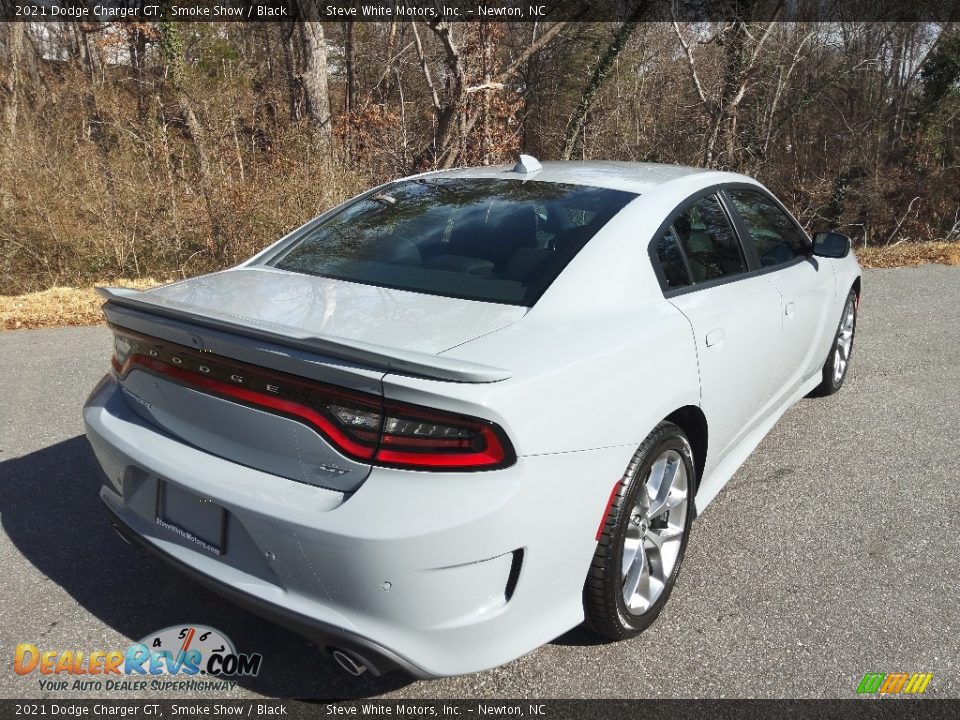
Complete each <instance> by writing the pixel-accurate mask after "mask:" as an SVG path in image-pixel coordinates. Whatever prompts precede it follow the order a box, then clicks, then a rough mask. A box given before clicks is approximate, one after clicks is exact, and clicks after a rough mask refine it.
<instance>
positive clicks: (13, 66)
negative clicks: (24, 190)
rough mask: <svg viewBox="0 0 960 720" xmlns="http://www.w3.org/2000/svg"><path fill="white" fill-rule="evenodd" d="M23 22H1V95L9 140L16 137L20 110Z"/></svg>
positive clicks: (7, 138) (4, 130) (6, 133)
mask: <svg viewBox="0 0 960 720" xmlns="http://www.w3.org/2000/svg"><path fill="white" fill-rule="evenodd" d="M25 26H26V24H25V23H21V22H5V23H0V32H2V36H0V37H2V38H3V56H2V62H3V65H2V66H0V67H2V69H0V73H2V74H0V97H2V117H3V132H4V138H5V139H6V140H7V142H11V141H12V140H13V137H14V130H15V129H16V125H17V115H18V113H19V111H20V63H21V61H22V57H23V53H22V50H23V30H24V27H25Z"/></svg>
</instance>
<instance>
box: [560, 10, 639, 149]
mask: <svg viewBox="0 0 960 720" xmlns="http://www.w3.org/2000/svg"><path fill="white" fill-rule="evenodd" d="M647 7H648V3H646V2H640V3H637V5H636V7H635V8H634V9H633V11H632V12H631V13H630V17H628V18H627V20H626V21H625V22H622V23H620V25H619V26H618V27H617V29H616V31H615V32H614V33H613V39H611V40H610V44H609V45H608V46H607V49H606V51H605V52H604V53H603V55H601V56H600V58H599V59H598V60H597V63H596V65H594V66H593V72H592V73H591V75H590V79H589V80H588V81H587V84H586V86H585V87H584V89H583V94H582V95H581V96H580V102H579V103H578V104H577V109H576V110H574V111H573V115H571V116H570V120H569V122H567V129H566V131H565V133H564V143H563V153H562V157H563V159H564V160H569V159H570V156H571V155H573V151H574V149H575V148H576V145H577V141H578V139H579V138H580V133H581V132H582V131H583V126H584V125H585V124H586V122H587V116H588V115H589V114H590V110H591V109H593V106H594V103H596V101H597V97H598V95H599V92H600V87H601V86H602V85H603V81H604V80H606V78H607V74H608V73H609V72H610V68H611V66H612V65H613V63H614V61H615V60H616V59H617V57H618V56H619V55H620V53H621V52H622V51H623V48H624V47H625V46H626V44H627V40H629V39H630V36H631V35H633V33H634V31H635V30H636V29H637V23H638V22H639V21H640V18H641V17H643V14H644V13H645V12H646V11H647Z"/></svg>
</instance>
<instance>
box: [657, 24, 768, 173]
mask: <svg viewBox="0 0 960 720" xmlns="http://www.w3.org/2000/svg"><path fill="white" fill-rule="evenodd" d="M773 28H774V24H773V23H772V22H769V23H766V27H765V28H763V29H762V30H759V29H758V28H756V27H754V28H753V29H752V30H751V28H750V27H748V25H747V23H746V22H745V21H743V20H734V21H732V22H728V23H723V25H722V26H721V27H720V29H719V30H718V31H717V32H716V33H715V34H714V35H713V37H711V38H710V39H709V40H702V41H698V40H693V41H691V40H688V39H686V38H685V37H684V32H683V30H681V28H680V24H679V23H678V22H677V21H676V20H674V21H673V30H674V32H675V33H676V36H677V40H679V41H680V46H681V48H683V53H684V55H685V57H686V59H687V65H688V67H689V69H690V77H691V79H692V81H693V85H694V88H695V89H696V91H697V97H698V98H699V99H700V104H701V108H702V110H703V112H704V113H705V114H706V115H707V117H708V118H709V128H708V130H707V132H706V134H705V139H704V143H703V151H702V162H703V164H704V165H706V166H707V167H715V166H716V165H717V164H718V156H717V144H718V141H719V140H720V139H721V135H723V138H724V140H725V153H726V158H725V162H726V163H727V164H728V165H733V164H734V163H735V162H736V159H737V157H736V156H737V121H738V117H739V107H740V103H741V102H742V101H743V98H744V96H745V95H746V92H747V88H748V86H749V85H750V82H751V81H752V79H753V71H754V68H755V67H756V65H757V59H758V58H759V56H760V51H761V50H762V49H763V46H764V43H766V41H767V38H768V37H769V36H770V33H771V31H772V30H773ZM711 43H716V44H718V45H719V46H720V47H721V48H722V49H723V57H724V62H723V67H722V78H721V81H720V87H719V88H718V89H716V90H713V91H710V90H708V89H707V86H706V84H705V83H704V81H703V78H702V72H701V70H700V67H699V64H698V61H697V58H696V55H695V54H694V46H695V45H708V44H711ZM751 45H752V48H751V47H750V46H751Z"/></svg>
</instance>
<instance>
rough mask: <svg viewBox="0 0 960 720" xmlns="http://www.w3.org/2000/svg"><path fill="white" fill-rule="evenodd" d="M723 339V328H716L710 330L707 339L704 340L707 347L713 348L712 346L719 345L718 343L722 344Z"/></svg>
mask: <svg viewBox="0 0 960 720" xmlns="http://www.w3.org/2000/svg"><path fill="white" fill-rule="evenodd" d="M724 337H725V333H724V332H723V328H717V329H716V330H711V331H710V332H708V333H707V338H706V342H707V347H713V346H714V345H719V344H720V343H722V342H723V338H724Z"/></svg>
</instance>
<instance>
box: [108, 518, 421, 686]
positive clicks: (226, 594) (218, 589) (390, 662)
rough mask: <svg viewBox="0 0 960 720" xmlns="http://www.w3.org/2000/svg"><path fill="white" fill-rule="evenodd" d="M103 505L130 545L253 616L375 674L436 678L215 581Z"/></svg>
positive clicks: (340, 630) (372, 645) (367, 643)
mask: <svg viewBox="0 0 960 720" xmlns="http://www.w3.org/2000/svg"><path fill="white" fill-rule="evenodd" d="M103 508H104V511H105V512H106V513H107V516H108V517H109V518H110V523H111V524H112V525H113V527H114V529H115V530H116V531H117V532H118V533H119V534H120V535H121V536H122V537H123V538H124V539H125V540H126V541H127V542H129V543H130V544H131V545H136V546H137V547H139V548H141V549H142V550H145V551H146V552H149V553H151V554H152V555H155V556H156V557H158V558H160V559H161V560H163V561H164V562H167V563H169V564H170V565H172V566H173V567H174V568H176V569H177V570H179V571H180V572H182V573H183V574H184V575H186V576H187V577H189V578H190V579H191V580H193V581H194V582H197V583H199V584H200V585H202V586H203V587H205V588H207V589H208V590H210V591H212V592H215V593H216V594H217V595H220V596H221V597H223V598H225V599H226V600H229V601H230V602H232V603H233V604H235V605H238V606H240V607H242V608H244V609H245V610H249V611H250V612H252V613H254V614H255V615H259V616H261V617H263V618H266V619H267V620H269V621H271V622H273V623H276V624H277V625H281V626H283V627H285V628H287V629H289V630H293V631H294V632H296V633H299V634H301V635H303V636H304V637H307V638H309V639H311V640H313V641H314V642H315V643H317V644H318V645H319V646H321V647H323V648H327V649H331V648H343V649H346V650H350V651H352V652H354V653H356V654H358V655H360V656H362V657H363V658H364V659H365V660H367V661H368V669H369V670H370V671H371V672H372V673H373V674H374V675H383V674H384V673H386V672H390V671H391V670H397V669H400V670H404V671H406V672H408V673H409V674H411V675H413V676H414V677H418V678H421V679H424V680H429V679H431V678H433V677H435V676H434V675H428V674H427V673H426V672H425V671H424V670H423V669H422V668H418V667H417V666H415V665H413V664H412V663H410V662H409V661H408V660H406V659H405V658H402V657H400V656H399V655H397V654H396V653H394V652H393V651H392V650H388V649H387V648H385V647H381V646H380V645H378V644H377V643H375V642H373V641H372V640H368V639H367V638H365V637H361V636H360V635H357V634H355V633H351V632H348V631H347V630H344V629H343V628H341V627H337V626H335V625H329V624H327V623H324V622H320V621H319V620H316V619H315V618H311V617H307V616H305V615H300V614H298V613H295V612H292V611H290V610H287V609H286V608H284V607H282V606H280V605H277V604H274V603H268V602H264V601H263V600H262V599H260V598H258V597H257V596H256V595H251V594H249V593H246V592H243V591H242V590H238V589H237V588H235V587H233V586H231V585H228V584H226V583H224V582H221V581H220V580H217V578H215V577H211V576H210V575H206V574H204V573H202V572H200V571H198V570H196V569H195V568H193V567H192V566H190V565H188V564H187V563H185V562H182V561H180V560H178V559H177V558H175V557H174V556H173V555H170V554H169V553H167V552H164V551H163V550H161V549H160V548H158V547H157V546H156V545H154V544H153V543H150V542H148V541H147V540H146V539H145V538H144V537H143V536H142V535H139V534H138V533H137V532H135V531H134V530H133V529H132V528H131V527H130V526H129V525H127V524H125V523H124V522H123V520H121V519H120V516H119V515H118V514H117V513H116V512H115V511H114V510H113V508H112V507H111V504H110V503H109V502H108V501H106V500H104V501H103Z"/></svg>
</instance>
